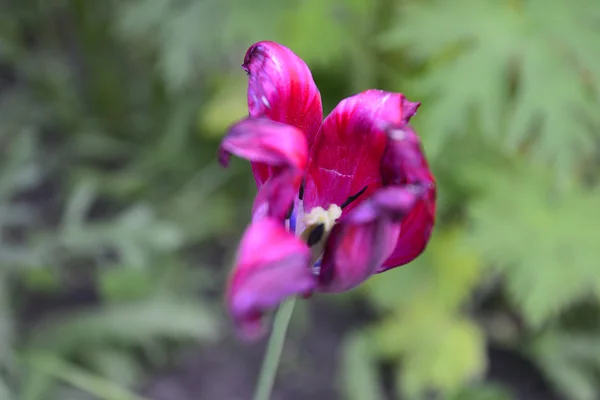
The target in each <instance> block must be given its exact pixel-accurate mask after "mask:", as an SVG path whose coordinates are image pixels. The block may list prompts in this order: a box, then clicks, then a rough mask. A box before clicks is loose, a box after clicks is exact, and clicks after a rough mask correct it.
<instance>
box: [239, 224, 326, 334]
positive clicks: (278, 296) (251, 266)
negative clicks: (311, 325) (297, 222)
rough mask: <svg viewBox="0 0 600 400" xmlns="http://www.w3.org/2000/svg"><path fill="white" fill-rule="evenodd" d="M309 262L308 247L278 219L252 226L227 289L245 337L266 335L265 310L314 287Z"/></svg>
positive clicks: (247, 233) (240, 248)
mask: <svg viewBox="0 0 600 400" xmlns="http://www.w3.org/2000/svg"><path fill="white" fill-rule="evenodd" d="M309 261H310V250H309V248H308V246H307V245H306V244H305V243H304V242H302V241H301V240H300V239H298V238H297V237H295V236H294V235H293V234H291V233H290V232H288V231H287V230H286V229H285V227H284V226H283V225H282V224H281V223H279V222H278V221H275V220H273V219H271V218H263V219H260V220H258V221H256V222H253V223H252V224H251V225H250V226H249V227H248V229H247V230H246V232H245V233H244V236H243V238H242V241H241V243H240V247H239V250H238V255H237V259H236V262H235V267H234V269H233V272H232V273H231V276H230V280H229V285H228V289H227V303H228V307H229V311H230V313H231V315H232V317H233V320H234V323H235V325H236V327H237V328H238V331H239V333H240V335H241V336H242V337H243V338H244V339H247V340H255V339H258V338H260V336H262V334H263V333H264V332H265V327H264V323H263V315H264V313H265V312H268V311H270V310H272V309H274V308H275V307H277V306H278V305H279V304H280V303H281V302H282V301H283V300H285V299H286V298H288V297H291V296H296V295H304V294H306V293H309V292H311V291H312V290H313V289H314V287H315V285H316V279H315V277H314V275H313V274H312V272H311V270H310V268H309Z"/></svg>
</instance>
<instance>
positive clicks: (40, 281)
mask: <svg viewBox="0 0 600 400" xmlns="http://www.w3.org/2000/svg"><path fill="white" fill-rule="evenodd" d="M19 272H20V274H21V277H22V279H23V281H24V283H25V285H26V286H27V287H28V288H29V289H32V290H35V291H37V292H42V293H43V292H46V293H50V292H54V291H56V290H57V289H59V288H60V285H61V281H60V277H59V275H58V274H57V271H56V270H54V269H52V268H21V269H20V270H19Z"/></svg>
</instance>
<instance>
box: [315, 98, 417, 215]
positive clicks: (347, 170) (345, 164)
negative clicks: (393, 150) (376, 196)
mask: <svg viewBox="0 0 600 400" xmlns="http://www.w3.org/2000/svg"><path fill="white" fill-rule="evenodd" d="M418 106H419V103H412V102H409V101H408V100H406V98H405V97H404V95H403V94H400V93H390V92H384V91H382V90H367V91H365V92H362V93H360V94H357V95H355V96H352V97H349V98H347V99H345V100H343V101H342V102H340V104H338V106H337V107H336V108H335V109H334V110H333V111H332V112H331V114H330V115H329V116H327V118H326V119H325V121H324V122H323V126H322V127H321V130H320V131H319V133H318V135H317V138H316V139H315V144H314V145H313V147H312V149H311V153H310V160H309V167H308V175H307V178H306V186H305V191H304V207H305V210H310V209H311V208H313V207H316V206H321V207H324V208H327V207H328V206H329V205H330V204H338V205H341V204H343V203H344V201H345V200H346V199H347V198H348V197H350V196H352V195H354V194H356V193H358V192H360V190H361V189H363V188H364V187H365V186H367V190H366V192H364V193H363V194H362V195H361V196H360V197H359V199H358V200H357V201H355V202H353V203H352V204H351V205H350V206H349V207H348V208H347V209H346V210H345V212H348V211H350V209H352V208H353V207H355V206H356V205H357V204H358V203H360V201H362V199H365V198H368V197H369V196H370V195H371V194H372V193H373V192H375V191H376V190H377V189H378V188H380V187H381V186H382V180H381V171H380V165H381V160H382V157H383V155H384V151H385V148H386V144H387V136H386V132H385V130H386V129H387V128H388V127H389V126H400V125H403V124H404V123H406V122H407V121H408V120H409V119H410V117H411V116H412V115H413V114H414V113H415V111H416V109H417V108H418Z"/></svg>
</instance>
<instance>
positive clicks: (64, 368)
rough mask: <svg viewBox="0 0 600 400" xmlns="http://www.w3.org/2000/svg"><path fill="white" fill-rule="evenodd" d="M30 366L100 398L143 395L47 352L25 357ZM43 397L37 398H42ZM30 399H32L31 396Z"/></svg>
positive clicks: (127, 399) (123, 398)
mask: <svg viewBox="0 0 600 400" xmlns="http://www.w3.org/2000/svg"><path fill="white" fill-rule="evenodd" d="M27 361H28V363H29V364H30V365H31V366H32V368H35V369H38V370H40V371H42V372H44V373H46V374H48V375H50V376H53V377H55V378H58V379H60V380H63V381H65V382H66V383H68V384H70V385H72V386H74V387H77V388H79V389H82V390H84V391H85V392H87V393H90V394H93V395H94V396H96V397H97V398H98V399H101V400H144V398H143V397H140V396H138V395H136V394H135V393H133V392H130V391H129V390H127V389H125V388H123V387H121V386H119V385H117V384H115V383H114V382H111V381H109V380H107V379H105V378H102V377H100V376H97V375H93V374H91V373H89V372H88V371H85V370H84V369H82V368H79V367H77V366H75V365H70V364H68V363H66V362H65V361H63V360H61V359H60V358H58V357H56V356H53V355H51V354H47V353H35V354H34V355H31V356H30V357H28V359H27ZM42 399H43V398H39V400H42ZM31 400H34V399H33V398H32V399H31Z"/></svg>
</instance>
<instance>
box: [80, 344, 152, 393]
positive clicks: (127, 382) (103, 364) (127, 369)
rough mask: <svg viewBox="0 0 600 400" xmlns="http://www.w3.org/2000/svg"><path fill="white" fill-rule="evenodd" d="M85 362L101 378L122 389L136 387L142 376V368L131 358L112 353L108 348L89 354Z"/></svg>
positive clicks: (118, 352)
mask: <svg viewBox="0 0 600 400" xmlns="http://www.w3.org/2000/svg"><path fill="white" fill-rule="evenodd" d="M86 361H88V363H89V365H90V367H91V368H92V369H93V370H94V371H97V372H98V373H99V374H100V375H101V376H104V377H106V378H109V379H110V380H111V381H113V382H115V383H118V384H120V385H123V386H124V387H133V386H134V385H137V384H138V383H139V379H140V377H141V376H142V368H141V367H140V365H139V364H138V363H137V362H135V360H134V358H133V356H132V355H131V354H128V353H125V352H122V351H114V350H111V349H110V348H101V349H97V350H95V351H90V352H89V354H88V355H87V357H86Z"/></svg>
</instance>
